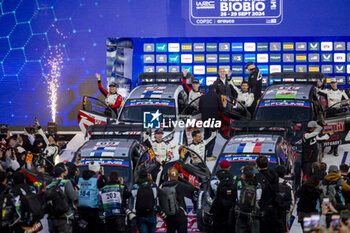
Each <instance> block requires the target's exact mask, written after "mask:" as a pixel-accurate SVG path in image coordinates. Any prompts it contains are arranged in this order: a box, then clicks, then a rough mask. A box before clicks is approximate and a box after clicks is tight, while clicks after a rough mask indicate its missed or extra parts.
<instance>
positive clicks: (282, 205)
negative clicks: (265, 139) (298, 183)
mask: <svg viewBox="0 0 350 233" xmlns="http://www.w3.org/2000/svg"><path fill="white" fill-rule="evenodd" d="M275 171H276V173H277V175H278V177H279V179H278V184H279V186H278V193H277V195H278V196H277V198H276V203H277V204H278V209H277V211H278V213H277V216H278V225H279V232H286V231H287V229H289V227H290V224H289V223H290V221H289V220H290V216H291V214H292V212H293V208H294V192H293V188H292V185H291V184H290V183H289V182H288V179H286V177H285V176H286V169H285V167H284V166H281V165H279V166H277V167H276V168H275ZM287 219H288V220H287Z"/></svg>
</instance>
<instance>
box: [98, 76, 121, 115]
mask: <svg viewBox="0 0 350 233" xmlns="http://www.w3.org/2000/svg"><path fill="white" fill-rule="evenodd" d="M98 89H100V91H101V93H102V95H104V97H106V101H108V102H109V106H110V107H111V108H112V109H117V108H119V107H120V105H121V104H122V96H121V95H119V94H118V93H115V94H110V93H109V92H108V91H107V90H106V89H104V88H103V87H102V83H101V80H99V81H98Z"/></svg>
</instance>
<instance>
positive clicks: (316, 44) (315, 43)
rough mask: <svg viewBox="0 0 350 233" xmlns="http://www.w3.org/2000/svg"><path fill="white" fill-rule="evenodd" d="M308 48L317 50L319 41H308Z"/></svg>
mask: <svg viewBox="0 0 350 233" xmlns="http://www.w3.org/2000/svg"><path fill="white" fill-rule="evenodd" d="M309 50H310V51H319V50H320V43H319V42H309Z"/></svg>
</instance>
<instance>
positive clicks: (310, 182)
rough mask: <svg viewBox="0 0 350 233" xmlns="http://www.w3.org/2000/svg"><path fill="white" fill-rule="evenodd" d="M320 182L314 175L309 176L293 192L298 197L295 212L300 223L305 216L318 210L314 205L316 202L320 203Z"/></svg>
mask: <svg viewBox="0 0 350 233" xmlns="http://www.w3.org/2000/svg"><path fill="white" fill-rule="evenodd" d="M320 184H321V182H320V180H319V179H318V178H317V177H316V176H311V177H309V178H308V179H307V180H306V182H305V183H304V184H303V185H302V186H301V187H300V188H299V189H298V190H297V192H296V193H295V195H296V196H297V197H298V198H299V202H298V206H297V212H298V218H299V222H300V223H301V224H302V223H303V219H304V217H305V216H310V215H311V214H312V213H316V214H317V212H318V209H317V208H316V207H317V203H320V202H319V201H320V195H321V190H320V189H319V188H318V187H319V186H320Z"/></svg>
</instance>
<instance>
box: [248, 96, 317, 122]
mask: <svg viewBox="0 0 350 233" xmlns="http://www.w3.org/2000/svg"><path fill="white" fill-rule="evenodd" d="M311 119H312V112H311V107H310V103H308V102H303V101H283V100H281V101H280V100H278V101H277V100H276V101H275V100H273V101H270V100H269V101H265V102H262V103H260V104H259V107H258V109H257V112H256V115H255V120H262V121H293V122H307V121H310V120H311Z"/></svg>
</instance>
